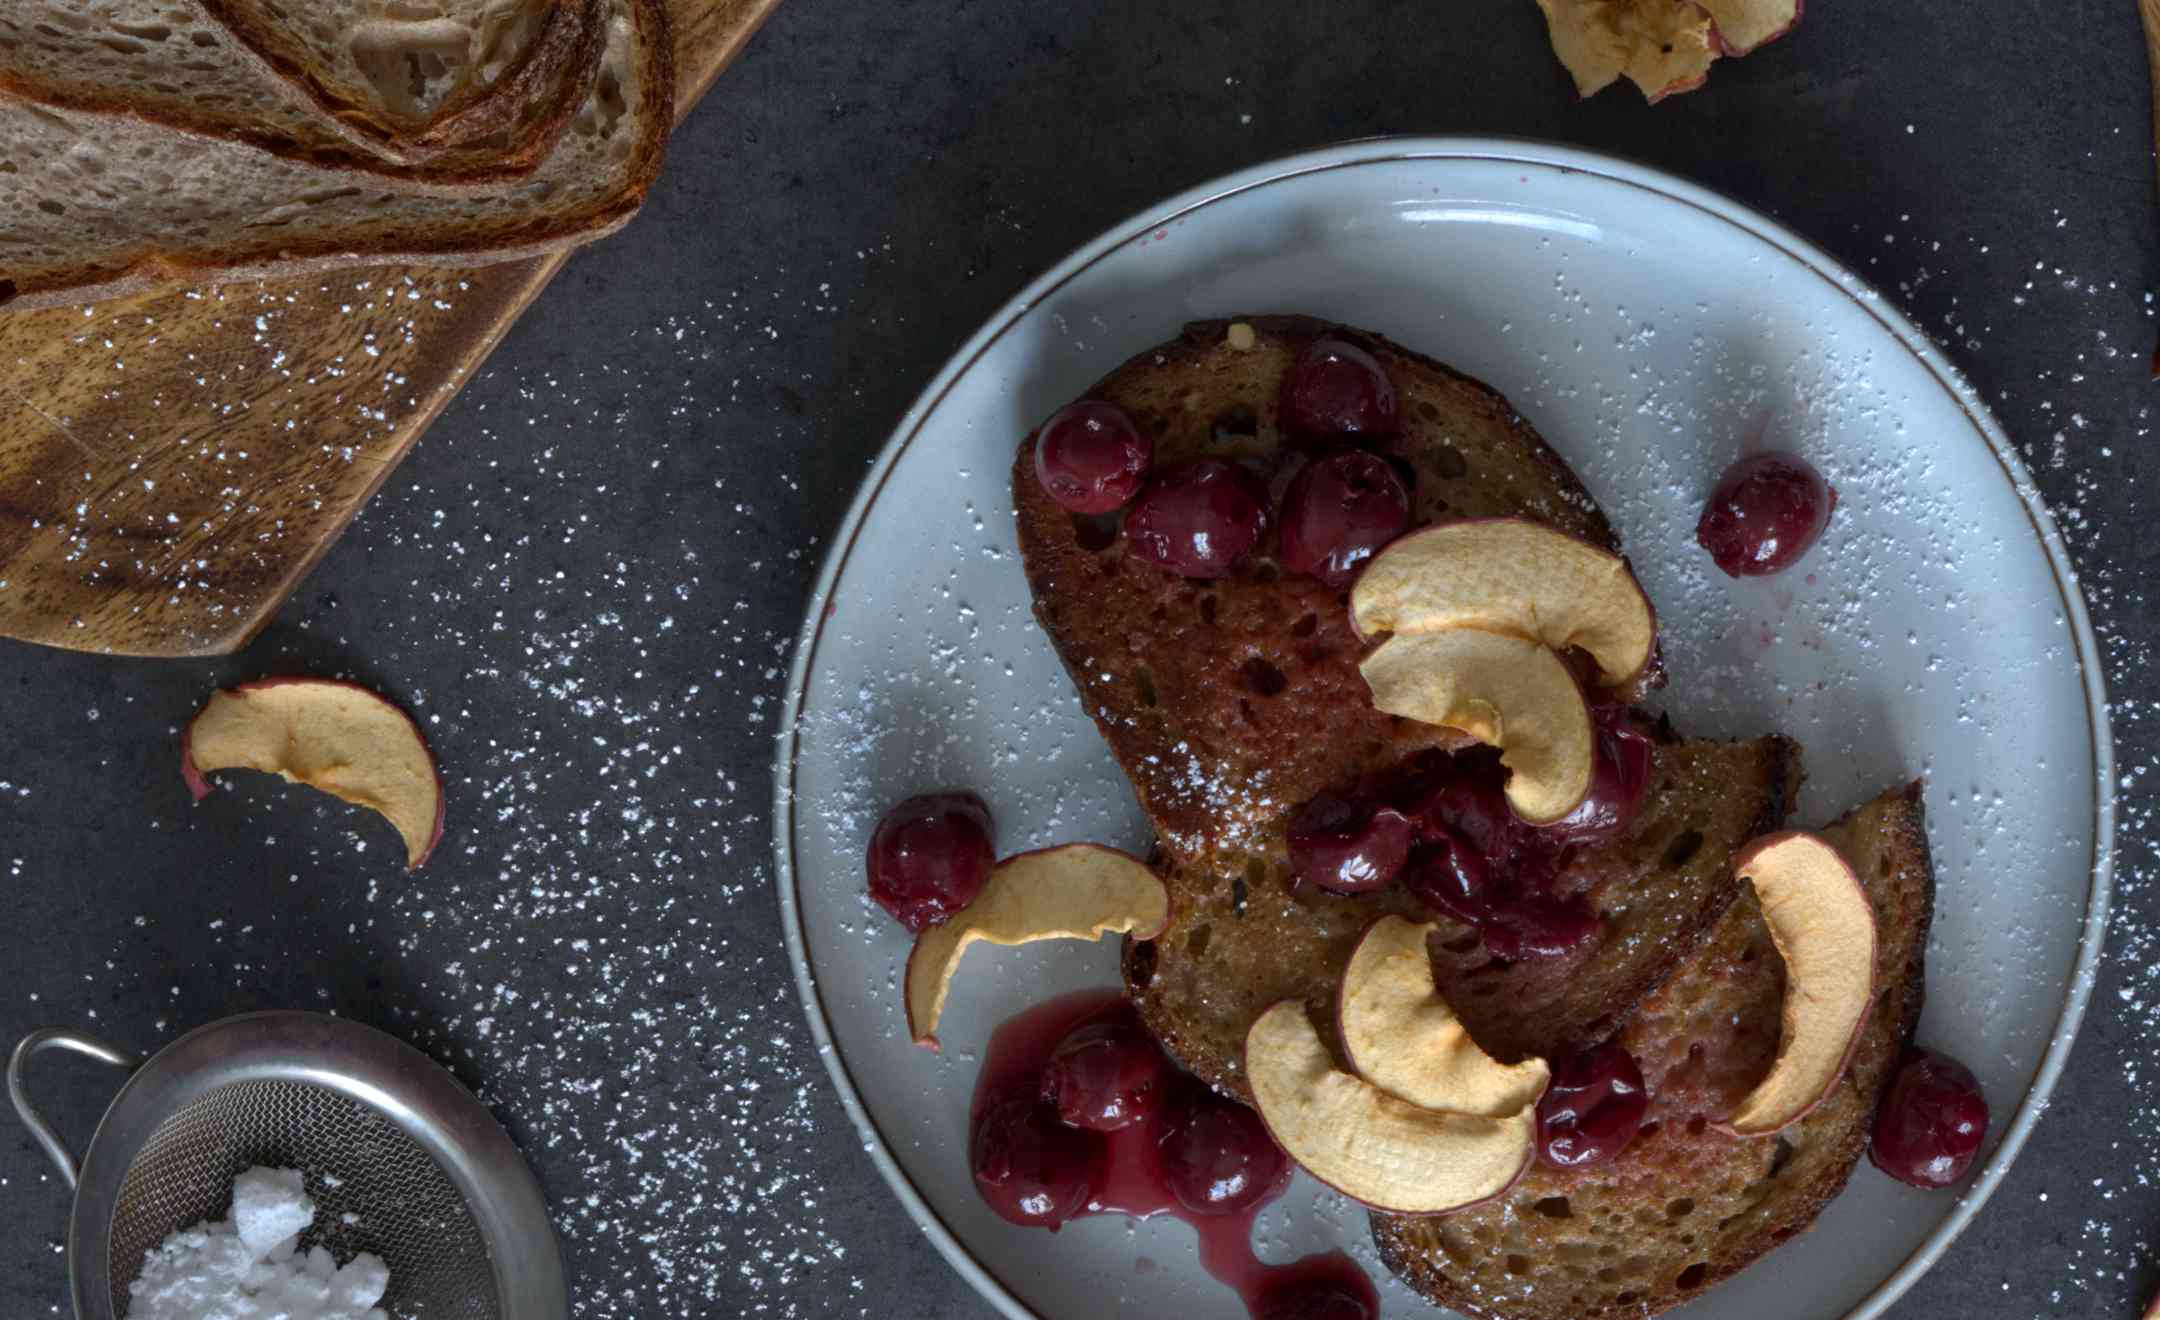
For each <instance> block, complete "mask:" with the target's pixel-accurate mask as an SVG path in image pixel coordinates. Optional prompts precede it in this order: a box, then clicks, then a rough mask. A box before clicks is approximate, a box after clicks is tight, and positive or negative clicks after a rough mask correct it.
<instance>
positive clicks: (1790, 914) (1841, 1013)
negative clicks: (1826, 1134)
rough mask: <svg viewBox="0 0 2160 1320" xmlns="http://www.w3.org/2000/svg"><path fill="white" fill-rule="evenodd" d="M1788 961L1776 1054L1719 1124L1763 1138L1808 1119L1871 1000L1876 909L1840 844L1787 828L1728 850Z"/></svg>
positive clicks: (1839, 1072) (1848, 1058) (1841, 1069)
mask: <svg viewBox="0 0 2160 1320" xmlns="http://www.w3.org/2000/svg"><path fill="white" fill-rule="evenodd" d="M1733 871H1734V873H1735V874H1737V875H1738V876H1739V877H1740V878H1741V879H1743V880H1746V881H1747V882H1749V883H1750V884H1752V885H1754V886H1755V897H1756V900H1757V902H1759V903H1760V904H1761V905H1762V914H1763V924H1764V925H1765V926H1767V927H1769V929H1770V939H1771V941H1772V942H1773V943H1775V944H1776V945H1777V951H1778V954H1779V956H1781V957H1782V958H1784V960H1785V1004H1784V1009H1783V1012H1782V1015H1781V1018H1780V1031H1779V1037H1778V1051H1777V1058H1776V1059H1775V1060H1774V1061H1773V1062H1772V1063H1771V1065H1770V1071H1769V1073H1768V1074H1766V1075H1765V1076H1764V1077H1763V1079H1762V1081H1760V1082H1758V1083H1757V1084H1756V1086H1755V1089H1754V1090H1753V1091H1750V1092H1749V1093H1748V1094H1747V1096H1746V1097H1745V1098H1744V1099H1742V1100H1741V1101H1740V1104H1739V1106H1738V1107H1737V1108H1735V1109H1734V1110H1733V1112H1732V1114H1731V1115H1730V1116H1729V1117H1727V1118H1726V1119H1725V1120H1724V1121H1723V1122H1721V1123H1719V1124H1718V1125H1717V1126H1718V1127H1719V1128H1720V1129H1721V1130H1723V1131H1725V1132H1729V1133H1731V1134H1732V1135H1734V1136H1737V1137H1766V1136H1769V1135H1771V1134H1772V1133H1774V1132H1778V1131H1781V1130H1782V1129H1784V1128H1786V1127H1789V1126H1791V1125H1792V1124H1793V1123H1796V1122H1798V1121H1799V1120H1800V1119H1802V1118H1805V1117H1806V1116H1807V1115H1808V1113H1809V1112H1810V1111H1812V1110H1813V1109H1814V1108H1815V1106H1817V1105H1819V1104H1821V1103H1822V1101H1823V1097H1825V1096H1827V1095H1829V1094H1830V1091H1831V1088H1833V1087H1835V1086H1836V1085H1837V1081H1838V1078H1840V1077H1842V1076H1844V1075H1845V1069H1846V1067H1847V1065H1849V1064H1850V1063H1851V1062H1852V1054H1853V1050H1854V1048H1855V1047H1856V1046H1857V1045H1858V1044H1859V1041H1860V1032H1861V1029H1862V1028H1863V1027H1865V1026H1866V1025H1867V1019H1868V1012H1869V1010H1870V1009H1872V1008H1873V1007H1874V1004H1875V909H1874V907H1873V905H1872V904H1870V903H1869V902H1868V896H1867V890H1866V888H1865V887H1863V886H1862V885H1861V883H1860V877H1859V876H1858V875H1856V874H1855V873H1854V872H1853V869H1852V866H1851V864H1850V863H1848V862H1847V861H1846V860H1845V859H1844V858H1843V857H1842V856H1840V855H1839V854H1838V851H1837V849H1835V848H1833V847H1831V846H1830V845H1829V844H1828V843H1827V842H1825V841H1823V840H1822V839H1820V838H1817V837H1816V836H1815V835H1812V834H1807V833H1803V832H1801V831H1798V830H1790V831H1787V832H1785V833H1782V834H1770V835H1765V836H1764V837H1762V838H1760V839H1756V840H1754V841H1752V842H1750V843H1748V844H1747V845H1746V846H1744V847H1742V848H1741V849H1740V851H1739V852H1737V853H1735V854H1733Z"/></svg>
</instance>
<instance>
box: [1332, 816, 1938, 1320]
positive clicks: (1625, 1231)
mask: <svg viewBox="0 0 2160 1320" xmlns="http://www.w3.org/2000/svg"><path fill="white" fill-rule="evenodd" d="M1821 833H1822V835H1823V837H1824V838H1826V839H1828V840H1829V841H1830V843H1831V844H1832V845H1833V846H1835V847H1836V848H1837V849H1838V851H1839V852H1841V853H1843V854H1844V856H1845V858H1846V860H1847V861H1849V862H1850V863H1851V864H1852V867H1853V871H1854V873H1855V874H1857V875H1858V876H1859V877H1860V879H1861V882H1862V883H1863V884H1865V885H1866V886H1867V890H1868V899H1869V901H1870V903H1871V904H1872V905H1873V907H1874V909H1875V921H1876V985H1877V987H1878V990H1877V999H1876V1003H1875V1008H1874V1011H1873V1014H1872V1016H1871V1017H1870V1018H1869V1019H1868V1022H1867V1025H1866V1027H1865V1028H1863V1030H1862V1033H1861V1037H1860V1042H1859V1045H1858V1047H1857V1048H1856V1050H1855V1051H1854V1054H1853V1059H1852V1064H1851V1066H1850V1068H1849V1069H1848V1070H1847V1071H1846V1073H1845V1075H1844V1077H1843V1078H1842V1079H1841V1080H1840V1081H1839V1082H1838V1084H1837V1087H1836V1088H1835V1089H1834V1090H1833V1091H1832V1092H1831V1093H1830V1095H1829V1096H1828V1097H1827V1098H1826V1099H1825V1100H1824V1101H1823V1102H1822V1104H1821V1105H1819V1106H1818V1107H1817V1108H1816V1109H1815V1110H1814V1111H1813V1112H1812V1113H1810V1114H1809V1115H1808V1116H1807V1117H1805V1118H1803V1119H1801V1120H1800V1121H1799V1122H1798V1123H1796V1124H1794V1125H1793V1126H1791V1127H1789V1128H1787V1129H1785V1131H1784V1132H1782V1133H1781V1134H1779V1135H1778V1136H1776V1137H1759V1138H1754V1139H1742V1138H1737V1137H1731V1136H1727V1135H1725V1134H1723V1133H1721V1132H1719V1131H1718V1130H1717V1129H1716V1128H1715V1127H1713V1126H1711V1122H1712V1120H1714V1119H1717V1118H1721V1117H1723V1116H1724V1115H1726V1114H1728V1113H1730V1112H1731V1111H1732V1108H1733V1106H1734V1105H1735V1104H1736V1103H1737V1102H1738V1101H1739V1099H1740V1098H1741V1097H1742V1096H1744V1095H1745V1094H1746V1093H1747V1092H1748V1091H1749V1090H1750V1089H1752V1088H1753V1086H1754V1084H1755V1083H1756V1082H1757V1081H1758V1080H1760V1079H1761V1077H1762V1076H1763V1074H1764V1073H1765V1072H1767V1071H1768V1070H1769V1067H1770V1062H1771V1060H1772V1058H1773V1057H1774V1056H1775V1054H1776V1052H1777V1045H1778V1031H1779V1012H1780V1006H1781V1003H1782V1000H1783V996H1784V985H1785V974H1784V966H1783V963H1782V962H1781V961H1780V960H1779V958H1778V955H1777V952H1776V948H1775V946H1774V945H1773V944H1772V943H1771V939H1770V933H1769V930H1768V928H1767V927H1766V926H1765V925H1764V924H1763V920H1762V913H1761V909H1760V908H1759V907H1758V906H1757V905H1756V902H1755V898H1754V895H1753V893H1752V892H1751V891H1745V890H1743V892H1742V893H1741V894H1739V895H1738V896H1737V897H1736V898H1735V899H1734V901H1733V903H1732V906H1731V907H1730V908H1728V909H1727V910H1726V913H1725V915H1724V916H1723V917H1722V918H1721V919H1720V920H1719V922H1718V925H1717V927H1716V929H1715V930H1713V931H1712V933H1711V935H1710V937H1709V939H1708V940H1706V941H1705V942H1704V943H1703V945H1702V947H1701V948H1700V949H1699V950H1698V951H1697V952H1696V953H1695V954H1694V955H1693V956H1692V957H1691V958H1689V959H1688V960H1687V962H1686V963H1685V964H1684V965H1682V967H1681V968H1680V969H1679V971H1678V972H1676V973H1675V974H1674V975H1673V977H1672V979H1671V980H1669V981H1668V982H1666V983H1665V985H1664V986H1663V987H1662V988H1660V989H1659V990H1658V991H1657V992H1656V993H1654V994H1652V995H1651V996H1649V997H1648V998H1647V999H1645V1000H1644V1001H1643V1002H1642V1003H1641V1005H1640V1006H1639V1007H1638V1008H1637V1009H1636V1010H1635V1012H1634V1013H1633V1014H1632V1015H1631V1016H1630V1017H1629V1018H1628V1019H1627V1021H1626V1022H1625V1024H1624V1025H1623V1026H1622V1028H1621V1030H1620V1032H1619V1040H1620V1042H1621V1044H1623V1045H1624V1046H1626V1047H1627V1049H1628V1052H1629V1053H1631V1054H1633V1055H1634V1056H1635V1059H1636V1062H1637V1063H1638V1064H1639V1065H1640V1066H1641V1068H1642V1072H1643V1078H1644V1081H1645V1082H1646V1083H1647V1085H1648V1089H1649V1092H1650V1107H1649V1110H1648V1112H1647V1113H1646V1115H1645V1117H1644V1125H1643V1128H1642V1131H1641V1133H1640V1134H1639V1135H1638V1136H1637V1137H1636V1139H1635V1140H1634V1142H1633V1143H1631V1144H1630V1145H1629V1146H1628V1147H1627V1148H1626V1149H1624V1150H1622V1151H1621V1152H1620V1154H1619V1155H1617V1156H1615V1157H1614V1158H1613V1159H1612V1160H1611V1161H1609V1162H1608V1163H1605V1164H1602V1165H1597V1166H1593V1167H1591V1168H1587V1169H1580V1170H1574V1171H1566V1170H1558V1169H1553V1168H1550V1167H1548V1166H1546V1165H1543V1164H1539V1165H1536V1166H1534V1167H1533V1168H1532V1169H1531V1171H1530V1173H1529V1174H1528V1175H1527V1176H1525V1177H1524V1179H1523V1180H1522V1182H1521V1183H1519V1184H1517V1186H1516V1187H1515V1188H1514V1189H1513V1190H1512V1191H1510V1192H1508V1193H1507V1194H1506V1195H1505V1196H1502V1197H1501V1198H1499V1199H1498V1200H1495V1201H1493V1202H1490V1203H1488V1204H1486V1205H1482V1206H1479V1207H1477V1208H1475V1209H1471V1210H1466V1211H1462V1212H1459V1213H1456V1214H1453V1215H1447V1216H1442V1217H1438V1218H1426V1219H1411V1218H1405V1217H1402V1216H1396V1215H1387V1214H1374V1215H1373V1216H1372V1230H1373V1241H1374V1243H1375V1245H1377V1246H1378V1248H1379V1252H1380V1258H1381V1260H1382V1261H1383V1262H1385V1263H1386V1265H1387V1266H1388V1268H1389V1269H1391V1270H1393V1271H1394V1272H1395V1274H1396V1275H1397V1276H1399V1277H1400V1278H1401V1279H1403V1281H1404V1282H1406V1283H1408V1284H1409V1285H1410V1286H1411V1287H1412V1288H1414V1289H1416V1290H1417V1291H1418V1292H1419V1293H1422V1294H1423V1295H1424V1296H1425V1297H1426V1298H1428V1299H1429V1300H1431V1301H1433V1302H1435V1303H1437V1304H1438V1305H1441V1306H1445V1307H1450V1308H1452V1309H1454V1310H1457V1311H1461V1312H1464V1313H1465V1314H1470V1315H1481V1316H1498V1317H1504V1318H1505V1320H1593V1318H1594V1317H1618V1316H1628V1317H1642V1316H1651V1315H1656V1314H1658V1313H1659V1312H1661V1311H1664V1310H1667V1309H1668V1308H1670V1307H1673V1306H1677V1305H1679V1304H1680V1303H1682V1302H1684V1301H1687V1300H1689V1299H1691V1298H1693V1297H1695V1296H1697V1295H1699V1294H1700V1293H1701V1292H1702V1290H1703V1289H1704V1288H1706V1287H1708V1286H1709V1285H1711V1284H1713V1283H1716V1282H1717V1281H1718V1280H1720V1279H1723V1278H1726V1277H1727V1276H1729V1275H1731V1274H1733V1273H1734V1272H1736V1271H1738V1270H1740V1269H1741V1268H1743V1267H1745V1266H1746V1265H1748V1264H1749V1263H1750V1262H1752V1261H1754V1260H1756V1259H1758V1258H1759V1257H1761V1256H1762V1255H1763V1254H1764V1253H1765V1252H1768V1251H1769V1250H1771V1249H1772V1248H1773V1247H1776V1246H1777V1245H1779V1244H1780V1243H1782V1242H1785V1241H1786V1240H1787V1239H1789V1238H1791V1237H1793V1236H1794V1235H1795V1234H1798V1233H1800V1232H1801V1231H1803V1230H1804V1229H1806V1228H1807V1227H1808V1226H1809V1225H1810V1224H1811V1223H1813V1222H1814V1219H1815V1216H1816V1215H1817V1214H1819V1213H1821V1211H1822V1209H1823V1207H1824V1206H1825V1205H1827V1204H1828V1203H1829V1201H1830V1199H1831V1198H1832V1197H1834V1196H1836V1195H1837V1193H1838V1192H1839V1190H1840V1189H1842V1188H1843V1187H1844V1185H1845V1181H1846V1179H1847V1177H1848V1176H1849V1175H1850V1174H1851V1172H1852V1169H1853V1166H1854V1165H1855V1164H1857V1163H1858V1162H1859V1159H1860V1156H1861V1154H1862V1152H1863V1151H1865V1150H1866V1148H1867V1142H1868V1135H1869V1130H1870V1128H1871V1125H1872V1123H1873V1120H1874V1115H1875V1109H1876V1105H1877V1104H1878V1102H1879V1101H1880V1100H1881V1098H1882V1094H1883V1091H1884V1089H1885V1088H1886V1087H1887V1086H1888V1085H1889V1082H1890V1078H1891V1077H1892V1075H1893V1074H1894V1072H1895V1070H1896V1067H1897V1063H1898V1059H1899V1057H1900V1055H1902V1054H1903V1052H1904V1050H1905V1048H1906V1046H1907V1045H1908V1044H1910V1042H1911V1040H1912V1034H1913V1028H1914V1026H1915V1024H1916V1023H1917V1022H1918V1021H1919V1017H1920V1005H1921V999H1922V994H1923V989H1924V985H1923V967H1922V960H1923V957H1924V954H1925V952H1926V948H1927V934H1928V925H1929V922H1930V920H1931V919H1932V917H1933V913H1934V890H1935V881H1934V869H1933V866H1932V865H1931V863H1930V861H1929V857H1928V841H1927V822H1926V818H1925V816H1924V813H1923V809H1922V806H1921V801H1920V785H1919V784H1918V783H1917V782H1915V783H1912V784H1907V785H1904V786H1902V787H1898V788H1893V789H1890V790H1888V791H1886V792H1884V793H1883V794H1882V795H1881V796H1879V797H1877V798H1875V799H1874V800H1873V801H1871V802H1869V803H1867V804H1865V805H1864V806H1861V807H1859V808H1857V809H1855V810H1854V811H1852V812H1851V813H1850V814H1848V815H1847V816H1845V817H1844V818H1843V819H1842V820H1840V821H1838V822H1837V823H1836V824H1834V825H1832V826H1830V827H1829V828H1828V829H1826V830H1823V831H1821Z"/></svg>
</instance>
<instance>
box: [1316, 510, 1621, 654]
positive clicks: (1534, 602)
mask: <svg viewBox="0 0 2160 1320" xmlns="http://www.w3.org/2000/svg"><path fill="white" fill-rule="evenodd" d="M1350 621H1351V623H1352V624H1354V625H1355V626H1356V628H1357V630H1358V632H1360V633H1361V634H1363V635H1365V636H1368V637H1370V636H1373V635H1374V634H1377V633H1384V632H1392V633H1424V632H1438V631H1440V630H1441V629H1444V628H1482V629H1484V630H1485V631H1487V632H1499V633H1507V634H1510V635H1511V636H1515V637H1526V638H1529V639H1530V640H1531V641H1535V642H1543V643H1544V644H1545V645H1547V646H1549V647H1551V648H1552V649H1553V650H1555V651H1566V650H1567V649H1568V648H1569V647H1581V648H1582V649H1583V650H1585V651H1588V652H1589V653H1590V655H1591V657H1592V658H1593V659H1595V660H1596V661H1597V663H1598V681H1599V682H1600V683H1603V684H1604V685H1606V686H1607V687H1613V686H1617V685H1619V684H1621V683H1626V682H1628V681H1630V680H1632V679H1634V678H1635V677H1636V676H1637V675H1639V674H1641V673H1642V671H1643V670H1644V668H1646V667H1647V666H1648V665H1649V663H1650V655H1651V652H1652V650H1653V648H1654V647H1655V645H1656V642H1657V616H1656V615H1655V613H1654V612H1653V611H1652V610H1651V608H1650V598H1649V597H1648V596H1645V595H1644V594H1643V589H1642V586H1641V584H1639V583H1637V582H1636V581H1635V574H1634V573H1632V572H1630V571H1629V569H1628V566H1627V561H1626V560H1625V559H1622V558H1621V557H1620V556H1618V555H1616V554H1614V553H1612V552H1611V551H1609V550H1604V549H1600V548H1599V547H1597V546H1594V545H1592V544H1590V543H1589V542H1588V541H1584V540H1581V539H1579V538H1577V537H1573V536H1569V535H1568V534H1567V533H1566V532H1562V531H1559V530H1557V529H1555V528H1551V527H1547V526H1546V525H1545V524H1543V523H1537V522H1531V521H1530V520H1528V519H1527V518H1478V519H1471V520H1468V521H1464V522H1453V523H1442V524H1440V525H1439V526H1436V527H1427V528H1425V529H1423V530H1421V531H1416V532H1412V533H1411V534H1410V535H1408V536H1405V537H1403V538H1401V539H1400V540H1398V541H1396V542H1395V543H1394V544H1392V545H1390V546H1388V548H1387V549H1385V550H1382V551H1381V552H1380V553H1379V554H1378V555H1376V556H1374V558H1373V561H1372V563H1370V564H1368V565H1366V568H1365V571H1364V573H1362V574H1360V575H1359V577H1358V580H1357V586H1356V588H1355V589H1354V590H1353V591H1352V592H1351V593H1350Z"/></svg>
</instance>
